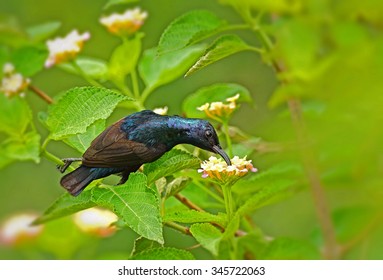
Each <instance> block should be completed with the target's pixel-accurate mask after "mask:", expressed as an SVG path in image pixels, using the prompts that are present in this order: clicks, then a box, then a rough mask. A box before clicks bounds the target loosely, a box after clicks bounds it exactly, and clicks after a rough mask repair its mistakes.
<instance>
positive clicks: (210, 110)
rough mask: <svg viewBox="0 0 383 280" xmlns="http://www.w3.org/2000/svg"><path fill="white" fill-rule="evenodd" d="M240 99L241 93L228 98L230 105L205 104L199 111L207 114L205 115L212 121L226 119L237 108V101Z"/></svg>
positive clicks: (218, 103) (221, 103)
mask: <svg viewBox="0 0 383 280" xmlns="http://www.w3.org/2000/svg"><path fill="white" fill-rule="evenodd" d="M238 98H239V93H238V94H236V95H234V96H232V97H229V98H227V99H226V101H228V102H229V103H228V104H224V103H223V102H212V103H205V104H204V105H202V106H200V107H198V108H197V110H199V111H203V112H205V114H206V115H207V116H208V117H210V118H212V119H216V118H220V119H226V118H228V117H229V116H230V115H231V114H232V113H233V112H234V110H235V109H236V108H237V104H236V101H237V99H238Z"/></svg>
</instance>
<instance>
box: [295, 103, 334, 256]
mask: <svg viewBox="0 0 383 280" xmlns="http://www.w3.org/2000/svg"><path fill="white" fill-rule="evenodd" d="M288 106H289V110H290V114H291V119H292V122H293V125H294V128H295V131H296V134H297V139H298V145H299V146H300V147H305V148H303V149H302V150H301V157H302V161H303V166H304V169H305V172H306V176H307V178H308V180H309V184H310V187H311V192H312V195H313V199H314V205H315V210H316V214H317V217H318V220H319V223H320V227H321V229H322V234H323V238H324V242H325V244H324V246H325V247H324V252H323V255H324V257H325V258H326V259H337V258H338V256H339V248H338V244H337V242H336V238H335V229H334V225H333V223H332V220H331V215H330V211H329V209H328V207H327V203H326V197H325V192H324V189H323V186H322V183H321V180H320V175H319V171H318V168H317V166H316V161H315V156H314V153H313V151H312V149H311V148H309V147H307V142H308V137H307V134H306V131H305V127H304V123H303V120H302V111H301V103H300V100H298V99H294V98H291V99H290V100H288Z"/></svg>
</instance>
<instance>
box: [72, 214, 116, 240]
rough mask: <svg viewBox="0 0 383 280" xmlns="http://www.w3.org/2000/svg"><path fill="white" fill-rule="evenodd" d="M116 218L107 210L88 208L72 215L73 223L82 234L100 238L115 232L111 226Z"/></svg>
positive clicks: (114, 228)
mask: <svg viewBox="0 0 383 280" xmlns="http://www.w3.org/2000/svg"><path fill="white" fill-rule="evenodd" d="M117 220H118V217H117V216H116V215H115V214H114V213H113V212H112V211H109V210H106V209H100V208H96V207H94V208H89V209H86V210H83V211H80V212H77V213H76V214H75V215H74V223H75V224H76V225H77V226H78V227H79V229H80V230H81V231H83V232H86V233H90V234H94V235H96V236H100V237H106V236H109V235H112V234H113V233H114V232H115V231H116V227H115V226H114V225H113V223H115V222H116V221H117Z"/></svg>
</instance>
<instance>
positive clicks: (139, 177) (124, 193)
mask: <svg viewBox="0 0 383 280" xmlns="http://www.w3.org/2000/svg"><path fill="white" fill-rule="evenodd" d="M92 193H93V201H94V202H95V203H97V205H100V206H103V207H106V208H109V209H110V210H112V211H113V212H115V213H116V215H118V216H119V217H120V218H121V219H122V220H123V221H124V222H125V223H126V224H127V225H128V226H129V227H130V228H132V229H133V230H134V231H135V232H137V233H138V234H139V235H141V236H143V237H145V238H147V239H150V240H154V241H156V242H159V243H161V244H163V243H164V240H163V237H162V223H161V217H160V209H159V203H158V198H157V196H156V194H155V193H154V191H152V190H151V189H150V188H148V186H147V178H146V176H145V175H144V174H142V173H133V174H130V176H129V180H128V181H127V182H126V183H125V184H123V185H119V186H115V187H105V188H94V189H93V190H92Z"/></svg>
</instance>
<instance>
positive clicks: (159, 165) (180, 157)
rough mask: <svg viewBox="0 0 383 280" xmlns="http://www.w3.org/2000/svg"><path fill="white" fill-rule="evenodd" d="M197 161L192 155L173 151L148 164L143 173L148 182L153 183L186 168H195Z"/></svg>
mask: <svg viewBox="0 0 383 280" xmlns="http://www.w3.org/2000/svg"><path fill="white" fill-rule="evenodd" d="M198 164H199V160H198V159H197V158H196V157H193V156H192V155H190V154H188V153H186V152H184V151H181V150H177V149H173V150H171V151H169V152H167V153H166V154H164V155H163V156H162V157H161V158H159V159H158V160H156V161H155V162H152V163H148V164H146V165H145V167H144V173H145V174H146V176H148V182H149V184H150V183H153V182H154V181H156V180H157V179H159V178H161V177H166V176H169V175H172V174H174V173H176V172H178V171H180V170H183V169H186V168H196V167H197V166H198Z"/></svg>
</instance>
